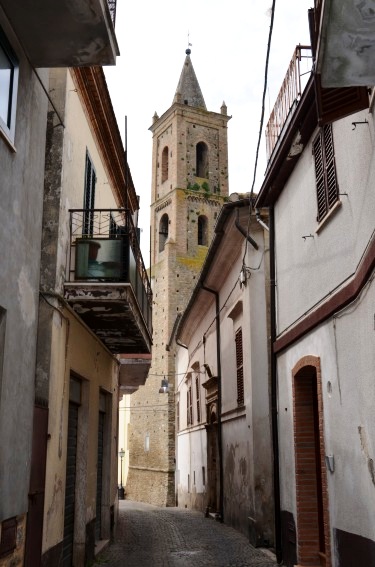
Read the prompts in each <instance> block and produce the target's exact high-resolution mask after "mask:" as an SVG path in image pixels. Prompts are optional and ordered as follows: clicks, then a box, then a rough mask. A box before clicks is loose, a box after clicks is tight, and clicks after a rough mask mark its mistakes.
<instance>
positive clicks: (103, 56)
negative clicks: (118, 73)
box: [1, 0, 119, 68]
mask: <svg viewBox="0 0 375 567" xmlns="http://www.w3.org/2000/svg"><path fill="white" fill-rule="evenodd" d="M1 7H2V9H3V10H4V12H5V15H6V16H7V18H8V20H9V21H10V24H11V25H12V27H13V29H14V31H15V33H16V35H17V37H18V39H19V41H20V43H21V45H22V47H23V49H24V50H25V53H26V55H27V57H28V59H29V61H30V63H31V64H32V65H33V66H34V67H45V68H52V67H80V66H89V65H114V64H115V63H116V56H117V55H119V48H118V45H117V40H116V35H115V30H114V25H113V23H112V19H111V14H110V11H109V8H108V3H107V0H74V1H73V2H72V1H71V0H59V1H58V2H51V0H22V2H15V1H14V0H1Z"/></svg>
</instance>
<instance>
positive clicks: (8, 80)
mask: <svg viewBox="0 0 375 567" xmlns="http://www.w3.org/2000/svg"><path fill="white" fill-rule="evenodd" d="M17 87H18V60H17V58H16V56H15V54H14V52H13V50H12V48H11V47H10V45H9V43H8V41H7V39H6V37H5V36H4V34H3V32H2V30H1V29H0V129H1V130H3V132H4V133H5V134H6V136H7V137H8V138H10V140H11V141H12V142H13V141H14V135H15V120H16V101H17Z"/></svg>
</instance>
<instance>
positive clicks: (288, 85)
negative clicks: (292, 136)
mask: <svg viewBox="0 0 375 567" xmlns="http://www.w3.org/2000/svg"><path fill="white" fill-rule="evenodd" d="M302 60H304V61H305V63H306V69H302ZM311 70H312V54H311V47H309V46H306V45H297V47H296V49H295V51H294V54H293V57H292V60H291V62H290V64H289V68H288V71H287V73H286V75H285V78H284V81H283V84H282V85H281V89H280V92H279V94H278V97H277V99H276V102H275V106H274V107H273V110H272V112H271V115H270V118H269V120H268V123H267V126H266V147H267V160H269V159H270V157H271V155H272V152H273V150H274V148H275V146H276V144H277V142H278V140H279V138H280V135H281V133H282V130H283V128H284V126H285V124H286V123H287V122H288V121H289V119H290V118H291V116H292V114H293V112H294V110H295V108H296V106H297V105H298V102H299V100H300V98H301V95H302V93H303V90H304V88H305V86H306V84H307V81H308V78H309V76H310V73H311Z"/></svg>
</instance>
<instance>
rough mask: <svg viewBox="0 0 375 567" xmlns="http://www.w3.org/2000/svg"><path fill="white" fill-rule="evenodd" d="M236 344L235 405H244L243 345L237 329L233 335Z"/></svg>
mask: <svg viewBox="0 0 375 567" xmlns="http://www.w3.org/2000/svg"><path fill="white" fill-rule="evenodd" d="M235 343H236V370H237V405H238V406H243V405H244V401H245V398H244V383H243V345H242V329H241V328H240V329H238V331H237V332H236V335H235Z"/></svg>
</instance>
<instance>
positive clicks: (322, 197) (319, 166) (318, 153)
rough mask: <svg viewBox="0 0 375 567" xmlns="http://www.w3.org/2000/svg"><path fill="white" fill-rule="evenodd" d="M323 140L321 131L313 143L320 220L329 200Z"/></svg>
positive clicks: (318, 218)
mask: <svg viewBox="0 0 375 567" xmlns="http://www.w3.org/2000/svg"><path fill="white" fill-rule="evenodd" d="M322 142H323V140H322V134H321V132H319V134H318V136H317V137H316V138H315V140H314V143H313V152H314V158H315V183H316V196H317V202H318V217H317V220H318V221H320V219H322V218H323V217H324V215H325V214H326V213H327V200H326V192H325V187H324V157H323V143H322Z"/></svg>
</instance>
